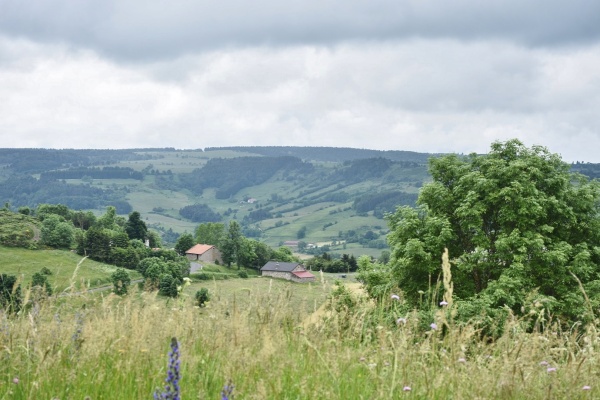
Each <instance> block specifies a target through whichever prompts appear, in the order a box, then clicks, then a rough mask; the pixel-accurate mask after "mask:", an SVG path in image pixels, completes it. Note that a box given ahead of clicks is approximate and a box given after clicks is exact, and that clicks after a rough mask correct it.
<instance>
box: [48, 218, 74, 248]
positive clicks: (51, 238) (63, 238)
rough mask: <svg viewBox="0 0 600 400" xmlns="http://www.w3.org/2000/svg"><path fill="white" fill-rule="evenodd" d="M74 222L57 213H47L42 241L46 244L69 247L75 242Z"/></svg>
mask: <svg viewBox="0 0 600 400" xmlns="http://www.w3.org/2000/svg"><path fill="white" fill-rule="evenodd" d="M73 238H74V235H73V224H72V223H71V222H66V221H65V220H64V219H63V218H62V217H61V216H59V215H57V214H47V215H46V216H45V218H44V221H43V222H42V233H41V241H42V243H43V244H44V245H46V246H50V247H55V248H59V249H60V248H62V249H68V248H70V247H71V244H72V243H73Z"/></svg>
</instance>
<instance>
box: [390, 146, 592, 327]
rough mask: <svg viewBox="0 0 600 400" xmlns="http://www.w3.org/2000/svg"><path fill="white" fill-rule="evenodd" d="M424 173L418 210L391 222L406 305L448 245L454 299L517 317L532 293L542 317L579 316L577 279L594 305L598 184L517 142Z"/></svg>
mask: <svg viewBox="0 0 600 400" xmlns="http://www.w3.org/2000/svg"><path fill="white" fill-rule="evenodd" d="M430 172H431V175H432V177H433V182H431V183H429V184H427V185H425V186H423V188H422V189H421V192H420V194H419V199H418V207H417V208H410V207H401V208H398V209H397V211H396V212H395V213H394V214H392V215H390V216H389V217H388V222H389V225H390V234H389V235H388V241H389V244H390V247H391V249H392V254H391V261H390V265H391V266H392V273H393V275H394V277H395V280H396V282H397V284H398V286H399V287H400V288H402V290H403V291H404V292H405V295H406V298H407V300H408V301H409V302H411V303H412V304H415V305H416V304H417V302H418V299H419V294H418V293H419V290H421V291H427V290H428V289H429V288H430V282H432V281H433V282H434V283H435V280H436V279H437V278H438V276H439V274H440V272H441V267H440V264H441V263H440V256H441V254H442V253H443V251H444V248H445V247H447V248H448V249H449V253H450V256H451V257H453V260H452V262H453V264H454V267H453V269H452V278H453V281H454V288H455V290H454V295H455V296H456V297H457V298H459V299H463V300H469V301H474V300H476V301H477V302H478V304H480V305H483V306H485V307H489V308H490V309H497V308H500V307H510V308H511V309H512V310H513V311H514V312H515V313H520V312H521V310H522V309H523V307H525V306H526V304H525V303H526V299H527V297H528V296H531V294H532V293H534V294H536V296H537V298H538V299H540V302H541V304H543V305H544V306H546V307H547V308H548V311H554V312H555V313H558V314H562V315H563V316H566V317H568V318H572V319H574V318H577V319H581V318H583V314H585V313H586V308H585V306H584V304H585V301H584V299H583V295H582V294H581V291H580V289H579V287H578V285H579V284H578V280H580V281H581V282H582V284H583V287H584V289H585V290H586V292H587V294H588V296H589V297H590V299H591V301H592V303H593V305H598V304H600V279H599V278H600V270H599V268H598V265H600V247H599V246H600V218H599V214H598V204H599V201H600V187H599V184H598V183H597V182H595V181H591V182H590V181H589V180H588V179H587V178H584V177H583V176H582V175H578V174H573V173H571V172H570V166H569V165H568V164H566V163H564V162H562V160H561V159H560V157H559V156H558V155H556V154H551V153H549V152H548V151H547V150H546V149H545V148H544V147H541V146H534V147H532V148H526V147H525V146H524V145H523V144H522V143H521V142H519V141H518V140H510V141H508V142H504V143H501V142H496V143H494V144H492V147H491V151H490V153H489V154H487V155H483V156H480V155H476V154H472V155H470V156H468V157H460V156H457V155H448V156H443V157H440V158H433V159H430ZM596 308H597V307H596ZM474 312H475V311H474Z"/></svg>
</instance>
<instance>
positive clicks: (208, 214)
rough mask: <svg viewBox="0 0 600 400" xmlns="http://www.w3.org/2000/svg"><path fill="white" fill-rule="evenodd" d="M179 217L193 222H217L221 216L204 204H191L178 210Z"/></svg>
mask: <svg viewBox="0 0 600 400" xmlns="http://www.w3.org/2000/svg"><path fill="white" fill-rule="evenodd" d="M179 215H181V216H182V217H183V218H187V219H189V220H191V221H194V222H218V221H220V220H221V215H220V214H219V213H216V212H214V211H213V210H212V209H211V208H210V207H209V206H207V205H206V204H193V205H189V206H185V207H183V208H181V209H180V210H179Z"/></svg>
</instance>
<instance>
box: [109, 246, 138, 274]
mask: <svg viewBox="0 0 600 400" xmlns="http://www.w3.org/2000/svg"><path fill="white" fill-rule="evenodd" d="M110 260H111V263H112V264H114V265H116V266H117V267H123V268H127V269H136V268H137V266H138V264H139V262H140V256H139V254H138V252H137V251H136V249H135V248H134V247H132V246H128V247H125V248H122V247H113V248H111V249H110Z"/></svg>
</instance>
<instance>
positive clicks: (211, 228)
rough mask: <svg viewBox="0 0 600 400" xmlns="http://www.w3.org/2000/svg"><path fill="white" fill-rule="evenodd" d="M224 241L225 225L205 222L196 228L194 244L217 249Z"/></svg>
mask: <svg viewBox="0 0 600 400" xmlns="http://www.w3.org/2000/svg"><path fill="white" fill-rule="evenodd" d="M224 239H225V225H224V224H222V223H220V222H206V223H204V224H200V225H198V227H197V228H196V243H202V244H211V245H213V246H217V247H219V246H220V245H221V244H222V242H223V240H224Z"/></svg>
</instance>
